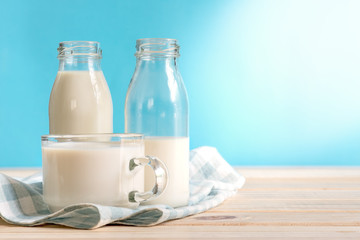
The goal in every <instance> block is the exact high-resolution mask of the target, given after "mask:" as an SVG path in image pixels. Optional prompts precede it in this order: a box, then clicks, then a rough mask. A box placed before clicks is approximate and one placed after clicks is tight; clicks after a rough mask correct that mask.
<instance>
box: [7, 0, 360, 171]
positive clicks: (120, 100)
mask: <svg viewBox="0 0 360 240" xmlns="http://www.w3.org/2000/svg"><path fill="white" fill-rule="evenodd" d="M359 12H360V2H359V1H320V0H318V1H314V0H309V1H307V0H301V1H286V0H283V1H265V0H264V1H254V0H253V1H235V0H234V1H232V0H218V1H215V0H214V1H211V0H197V1H192V0H174V1H170V0H169V1H165V0H163V1H160V0H152V1H146V0H143V1H140V0H133V1H130V0H129V1H114V0H107V1H91V0H90V1H79V0H62V1H46V0H42V1H40V0H39V1H35V0H32V1H31V0H28V1H26V0H11V1H10V0H0V91H1V92H0V146H1V147H0V150H1V151H0V167H15V166H25V167H26V166H41V149H40V148H41V144H40V136H41V135H43V134H47V133H48V101H49V96H50V91H51V87H52V84H53V82H54V79H55V76H56V72H57V68H58V60H57V58H56V55H57V51H56V48H57V47H58V43H59V42H60V41H66V40H93V41H99V42H100V43H101V46H102V49H103V61H102V68H103V71H104V74H105V76H106V79H107V82H108V85H109V87H110V90H111V93H112V97H113V104H114V130H115V131H116V132H123V130H124V126H123V125H124V115H123V114H124V113H123V112H124V100H125V95H126V91H127V87H128V84H129V81H130V78H131V76H132V73H133V71H134V67H135V57H134V55H133V54H134V52H135V40H136V39H138V38H145V37H166V38H176V39H178V40H179V43H180V45H181V51H180V53H181V55H182V56H181V57H180V59H179V67H180V71H181V73H182V75H183V78H184V82H185V85H186V87H187V90H188V95H189V102H190V113H191V115H190V139H191V148H195V147H198V146H202V145H210V146H215V147H217V148H218V150H219V151H220V153H221V154H222V155H223V156H224V157H225V159H226V160H227V161H228V162H230V163H231V164H233V165H359V164H360V28H359V23H360V14H359Z"/></svg>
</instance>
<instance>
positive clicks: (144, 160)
mask: <svg viewBox="0 0 360 240" xmlns="http://www.w3.org/2000/svg"><path fill="white" fill-rule="evenodd" d="M145 166H150V167H151V168H152V169H153V171H154V173H155V184H154V187H153V188H152V189H151V190H150V191H147V192H138V191H132V192H130V193H129V202H133V203H135V202H136V203H141V202H145V201H149V200H151V199H154V198H157V197H158V196H160V194H162V193H163V192H164V190H165V188H166V186H167V183H168V176H169V174H168V170H167V167H166V165H165V164H164V163H163V162H162V161H161V160H160V159H159V158H157V157H153V156H145V157H141V158H133V159H131V160H130V162H129V170H130V172H132V171H134V170H135V169H136V168H138V167H145Z"/></svg>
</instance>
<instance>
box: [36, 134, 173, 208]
mask: <svg viewBox="0 0 360 240" xmlns="http://www.w3.org/2000/svg"><path fill="white" fill-rule="evenodd" d="M41 145H42V164H43V194H44V201H45V202H46V203H47V204H48V205H49V207H50V208H51V210H53V211H57V210H60V209H62V208H64V207H67V206H70V205H74V204H84V203H94V204H101V205H108V206H120V207H128V208H136V207H137V206H138V205H139V204H140V203H141V202H144V201H147V200H150V199H154V198H156V197H158V196H159V195H160V194H161V193H162V192H163V191H164V189H165V188H166V185H167V182H168V173H167V168H166V166H165V165H164V163H163V162H162V161H161V160H159V159H158V158H156V157H153V156H144V136H143V135H142V134H131V133H127V134H112V133H109V134H90V135H44V136H42V137H41ZM145 166H150V167H151V168H152V170H153V171H154V173H155V179H156V180H155V185H154V187H153V188H152V190H150V191H148V192H144V171H143V170H144V169H143V168H144V167H145Z"/></svg>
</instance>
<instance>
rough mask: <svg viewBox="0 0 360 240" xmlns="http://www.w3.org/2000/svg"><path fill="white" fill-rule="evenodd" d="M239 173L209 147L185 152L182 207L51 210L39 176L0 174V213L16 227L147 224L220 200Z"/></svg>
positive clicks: (231, 191)
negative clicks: (186, 191)
mask: <svg viewBox="0 0 360 240" xmlns="http://www.w3.org/2000/svg"><path fill="white" fill-rule="evenodd" d="M244 182H245V178H244V177H243V176H241V175H239V174H238V173H237V172H236V171H235V170H234V169H233V168H232V167H231V166H230V165H229V164H228V163H227V162H226V161H225V160H224V159H223V158H222V157H221V155H220V154H219V153H218V151H217V150H216V149H215V148H212V147H200V148H197V149H194V150H192V151H191V152H190V201H189V204H188V206H185V207H179V208H172V207H170V206H167V205H149V206H140V207H138V208H137V209H128V208H121V207H110V206H102V205H97V204H78V205H72V206H69V207H66V208H64V209H62V210H59V211H57V212H51V211H50V210H49V208H48V206H47V205H46V203H45V202H44V200H43V196H42V176H41V174H40V173H39V174H36V175H33V176H30V177H28V178H24V179H21V180H17V179H14V178H11V177H9V176H6V175H4V174H1V173H0V185H1V189H0V215H1V218H2V219H4V220H5V221H6V222H8V223H11V224H16V225H22V226H36V225H42V224H46V223H53V224H59V225H65V226H69V227H73V228H81V229H94V228H98V227H101V226H104V225H106V224H110V223H111V224H121V225H133V226H151V225H156V224H159V223H162V222H164V221H168V220H172V219H178V218H183V217H186V216H189V215H193V214H197V213H201V212H204V211H206V210H208V209H210V208H213V207H216V206H218V205H219V204H221V203H222V202H223V201H224V200H225V199H227V198H229V197H230V196H232V195H234V194H235V193H236V192H237V189H239V188H241V187H242V186H243V184H244Z"/></svg>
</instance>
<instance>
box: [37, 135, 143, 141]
mask: <svg viewBox="0 0 360 240" xmlns="http://www.w3.org/2000/svg"><path fill="white" fill-rule="evenodd" d="M98 137H115V138H119V139H143V138H144V134H141V133H91V134H46V135H42V136H41V141H47V140H51V139H56V140H58V139H83V140H85V139H88V138H98Z"/></svg>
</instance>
